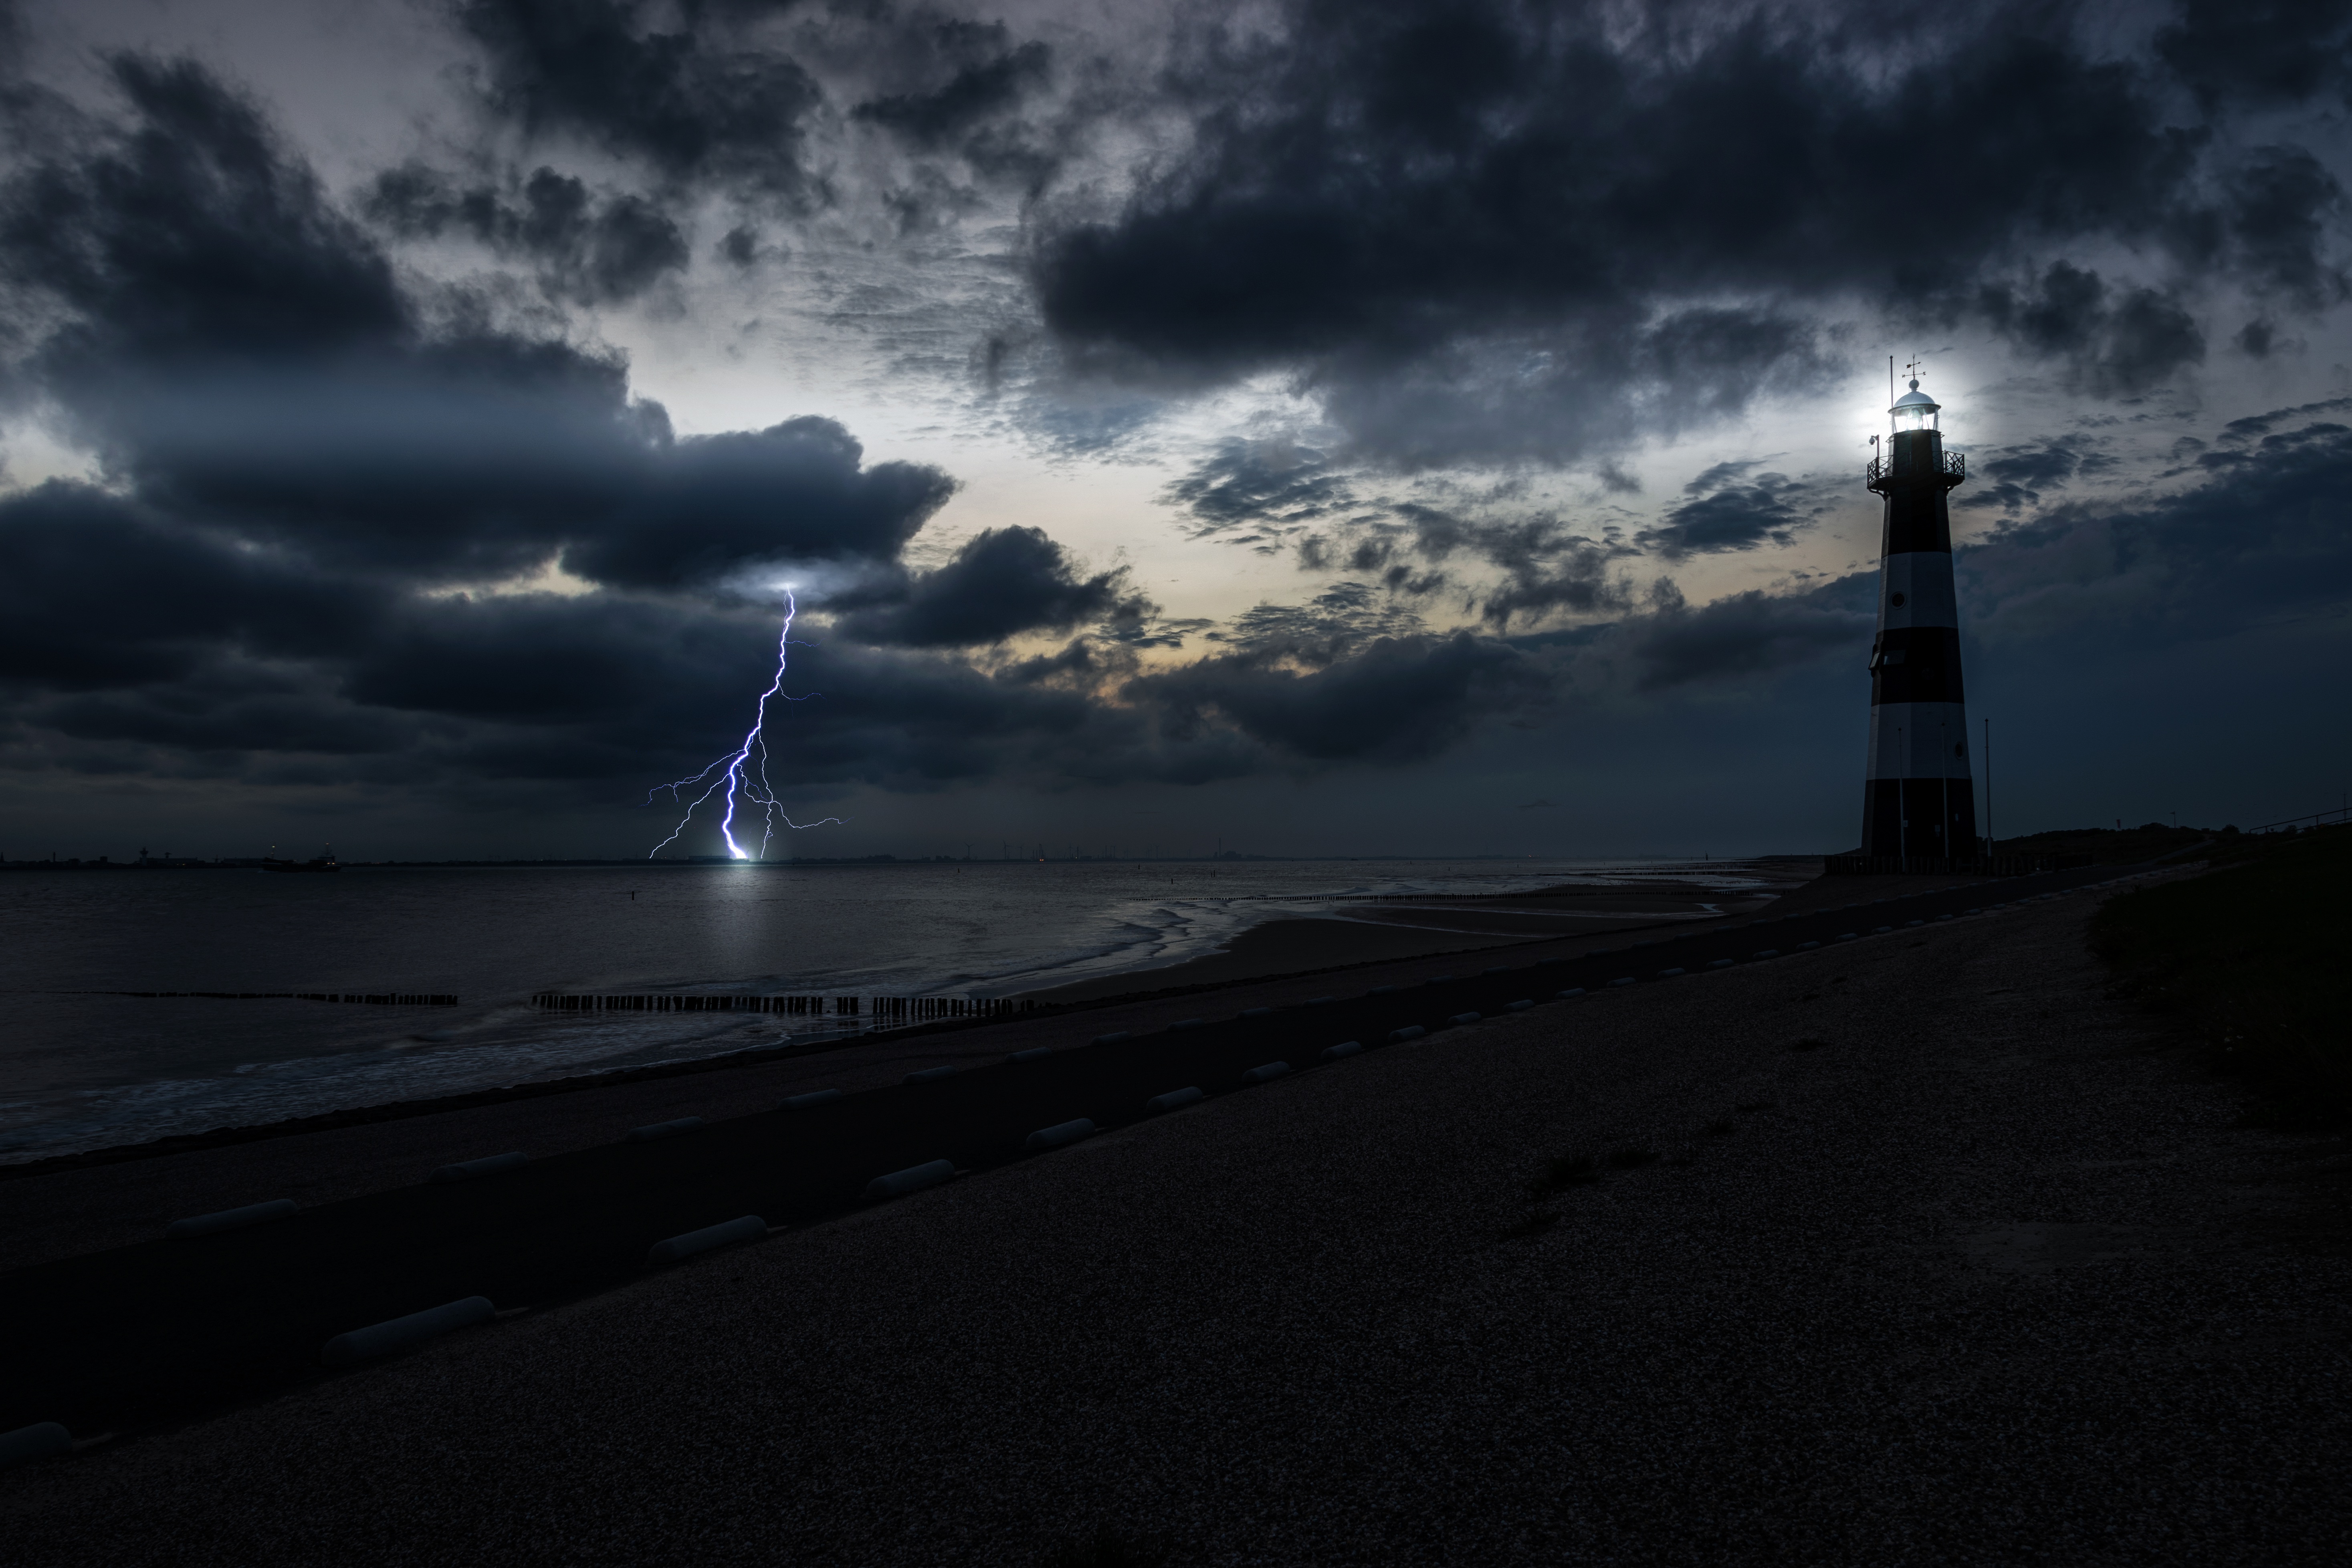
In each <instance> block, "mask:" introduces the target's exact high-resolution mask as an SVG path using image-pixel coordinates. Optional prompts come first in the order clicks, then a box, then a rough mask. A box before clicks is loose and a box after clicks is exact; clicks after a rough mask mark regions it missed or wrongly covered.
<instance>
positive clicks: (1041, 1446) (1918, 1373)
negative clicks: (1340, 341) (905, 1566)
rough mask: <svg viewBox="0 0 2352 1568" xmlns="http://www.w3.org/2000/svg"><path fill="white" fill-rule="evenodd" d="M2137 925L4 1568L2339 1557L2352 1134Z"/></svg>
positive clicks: (1020, 1210) (262, 1430) (89, 1498)
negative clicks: (2156, 1028) (2247, 1110)
mask: <svg viewBox="0 0 2352 1568" xmlns="http://www.w3.org/2000/svg"><path fill="white" fill-rule="evenodd" d="M2091 905H2092V898H2091V897H2090V896H2087V895H2085V896H2077V897H2075V898H2073V899H2069V900H2060V901H2057V902H2054V903H2049V904H2036V905H2033V906H2031V907H2029V908H2026V909H2023V910H2013V911H2010V912H2008V913H2005V914H2002V915H1999V916H1993V917H1987V918H1983V919H1977V920H1968V921H1956V922H1953V923H1951V924H1948V925H1942V926H1937V927H1930V928H1926V929H1925V930H1922V931H1909V932H1904V933H1899V934H1895V935H1891V936H1886V937H1881V938H1877V939H1874V940H1871V941H1867V942H1861V943H1856V944H1852V945H1849V946H1845V947H1842V948H1838V949H1834V950H1827V951H1823V952H1818V953H1813V954H1807V955H1803V956H1801V957H1795V958H1790V959H1786V960H1781V961H1777V962H1774V963H1765V964H1758V965H1754V966H1750V967H1746V968H1741V969H1738V970H1734V971H1730V972H1728V973H1721V974H1713V975H1706V976H1695V977H1692V978H1689V979H1685V980H1681V981H1675V982H1670V983H1666V984H1654V985H1644V986H1641V987H1638V988H1635V989H1633V990H1632V991H1629V992H1622V993H1614V994H1606V995H1600V996H1595V997H1592V998H1589V999H1586V1000H1584V1001H1581V1002H1577V1003H1570V1004H1562V1005H1555V1006H1549V1007H1544V1008H1539V1009H1537V1010H1536V1011H1535V1012H1533V1013H1531V1014H1528V1015H1525V1016H1519V1017H1516V1018H1512V1019H1508V1020H1498V1021H1494V1022H1490V1023H1486V1024H1483V1025H1480V1026H1475V1027H1474V1028H1471V1029H1466V1030H1455V1031H1449V1032H1446V1033H1444V1034H1441V1035H1438V1036H1435V1037H1432V1038H1430V1039H1428V1040H1426V1041H1423V1042H1418V1043H1416V1044H1413V1045H1410V1046H1404V1047H1391V1048H1390V1049H1387V1050H1383V1051H1380V1052H1376V1053H1372V1054H1370V1055H1368V1056H1366V1057H1364V1058H1358V1059H1356V1060H1354V1061H1351V1062H1349V1063H1344V1064H1341V1065H1340V1066H1339V1068H1334V1069H1333V1070H1330V1071H1327V1072H1318V1073H1313V1074H1307V1075H1303V1076H1300V1077H1297V1078H1293V1079H1283V1080H1278V1081H1276V1082H1275V1083H1273V1084H1270V1085H1268V1086H1265V1087H1264V1088H1260V1089H1251V1090H1248V1091H1246V1092H1242V1093H1237V1094H1234V1095H1232V1096H1229V1097H1225V1098H1223V1099H1220V1100H1214V1101H1212V1102H1211V1103H1209V1104H1206V1105H1204V1106H1200V1107H1197V1108H1194V1109H1193V1110H1188V1111H1183V1112H1180V1113H1178V1114H1176V1115H1174V1116H1171V1117H1169V1118H1166V1119H1164V1120H1162V1121H1155V1122H1150V1123H1146V1124H1143V1125H1139V1126H1136V1127H1133V1128H1129V1129H1127V1130H1125V1131H1119V1132H1117V1133H1114V1134H1111V1135H1108V1136H1106V1137H1103V1138H1100V1139H1097V1140H1096V1141H1094V1142H1088V1143H1085V1144H1081V1145H1079V1146H1077V1147H1076V1148H1074V1149H1070V1150H1067V1151H1065V1152H1061V1153H1058V1154H1055V1155H1053V1156H1051V1157H1048V1158H1045V1159H1041V1160H1036V1161H1032V1162H1029V1163H1023V1164H1019V1165H1015V1166H1012V1167H1007V1168H1004V1169H1002V1170H998V1171H995V1172H992V1173H987V1174H986V1175H984V1176H982V1177H979V1178H976V1179H973V1180H971V1181H968V1182H964V1183H960V1184H956V1185H953V1186H950V1187H946V1188H942V1189H938V1190H935V1191H932V1192H929V1193H926V1194H920V1195H918V1196H916V1197H913V1198H910V1199H908V1200H905V1201H902V1202H899V1203H897V1204H894V1205H887V1206H884V1207H881V1208H877V1209H873V1210H869V1211H866V1212H865V1213H862V1214H859V1215H855V1216H852V1217H850V1218H847V1219H844V1220H840V1221H836V1222H833V1223H828V1224H824V1225H820V1226H814V1227H811V1228H809V1229H807V1230H804V1231H801V1232H797V1233H793V1234H788V1235H781V1236H777V1237H772V1238H771V1239H770V1240H769V1241H767V1242H766V1243H764V1244H762V1245H760V1246H757V1247H751V1248H747V1249H745V1250H742V1251H740V1252H735V1253H730V1254H722V1255H718V1256H715V1257H712V1258H707V1259H704V1260H702V1261H701V1262H699V1263H697V1264H692V1265H688V1266H687V1267H685V1268H680V1269H678V1270H677V1271H676V1272H674V1273H671V1274H668V1275H666V1276H662V1277H659V1278H654V1279H646V1280H645V1281H644V1282H642V1283H640V1284H638V1285H635V1286H633V1287H631V1288H629V1289H623V1290H619V1291H614V1292H612V1293H610V1294H607V1295H604V1296H601V1297H598V1298H595V1299H593V1300H585V1301H582V1302H578V1303H575V1304H572V1305H570V1306H566V1307H562V1308H560V1309H556V1310H549V1311H545V1312H541V1313H533V1314H528V1315H525V1316H522V1317H520V1318H516V1319H513V1320H510V1321H504V1322H501V1323H499V1324H496V1325H493V1326H490V1327H488V1328H484V1329H480V1330H477V1331H468V1332H467V1333H464V1334H461V1335H458V1336H457V1337H455V1338H453V1339H451V1340H448V1341H445V1342H441V1343H439V1344H437V1345H436V1346H434V1347H432V1348H430V1349H428V1350H426V1351H425V1352H420V1353H418V1354H416V1355H414V1356H411V1357H409V1358H407V1359H406V1360H404V1361H401V1362H398V1363H393V1364H390V1365H386V1366H383V1367H380V1368H377V1369H374V1370H372V1371H367V1372H362V1373H355V1374H352V1375H350V1376H346V1377H342V1378H339V1379H336V1380H333V1381H331V1382H328V1383H325V1384H320V1385H318V1386H316V1387H313V1388H310V1389H308V1390H305V1391H304V1392H302V1393H300V1394H296V1395H293V1396H289V1397H287V1398H283V1399H279V1400H276V1401H273V1402H271V1403H268V1404H267V1405H260V1406H257V1407H254V1408H251V1409H247V1410H243V1411H239V1412H236V1413H234V1414H231V1415H226V1416H223V1417H221V1418H218V1419H215V1420H212V1421H208V1422H205V1423H202V1424H200V1425H198V1426H193V1427H191V1428H188V1429H185V1430H183V1431H180V1432H176V1433H173V1434H169V1435H165V1436H154V1437H149V1438H144V1439H142V1440H140V1441H137V1442H129V1443H123V1444H121V1445H117V1446H113V1447H99V1448H96V1449H94V1450H92V1451H89V1452H86V1453H83V1454H80V1455H78V1456H76V1457H73V1458H68V1459H65V1460H61V1461H56V1462H52V1463H48V1464H45V1465H41V1466H37V1467H34V1468H28V1469H25V1470H20V1471H17V1472H14V1473H11V1474H9V1475H6V1476H5V1477H0V1539H5V1540H6V1541H7V1542H8V1549H7V1551H8V1557H9V1560H10V1561H11V1562H12V1563H27V1564H31V1563H68V1562H73V1563H82V1562H89V1561H102V1562H106V1563H175V1564H184V1563H238V1564H247V1563H317V1562H321V1561H331V1562H334V1563H337V1564H338V1568H356V1565H358V1564H362V1563H416V1562H470V1561H496V1562H500V1563H542V1562H543V1563H559V1562H560V1563H605V1562H610V1563H644V1562H700V1563H711V1562H746V1563H753V1562H756V1563H771V1562H799V1561H806V1562H813V1563H816V1562H821V1563H840V1564H856V1563H876V1564H896V1563H926V1564H934V1563H940V1564H943V1563H974V1564H981V1563H987V1564H995V1563H1006V1564H1031V1563H1046V1562H1050V1561H1051V1560H1052V1557H1053V1553H1054V1551H1055V1548H1056V1546H1057V1545H1058V1544H1059V1543H1060V1542H1064V1541H1067V1540H1070V1539H1074V1538H1076V1537H1080V1536H1088V1535H1091V1534H1092V1533H1093V1532H1094V1531H1095V1530H1096V1529H1097V1527H1098V1526H1100V1525H1103V1524H1106V1523H1108V1524H1110V1525H1112V1526H1113V1527H1115V1528H1116V1529H1118V1530H1119V1531H1123V1532H1125V1533H1126V1534H1128V1535H1129V1536H1130V1537H1138V1536H1151V1537H1158V1538H1160V1539H1161V1540H1162V1541H1164V1542H1165V1543H1166V1545H1167V1547H1168V1549H1169V1551H1170V1552H1171V1561H1174V1562H1180V1563H1308V1562H1312V1563H1511V1562H1528V1563H1538V1562H1540V1563H1556V1562H1562V1561H1568V1562H1579V1563H1583V1562H1591V1563H1620V1562H1622V1563H1748V1562H1758V1563H1761V1562H1775V1563H1780V1562H1789V1563H1857V1564H1859V1563H1870V1564H1885V1563H1939V1564H1940V1563H1986V1562H2000V1563H2064V1564H2070V1565H2071V1564H2083V1563H2148V1562H2184V1563H2188V1562H2193V1563H2200V1564H2210V1563H2301V1562H2315V1561H2323V1560H2330V1559H2333V1558H2335V1557H2337V1556H2340V1555H2341V1554H2342V1552H2343V1550H2344V1548H2345V1546H2346V1544H2347V1541H2352V1500H2347V1495H2346V1492H2345V1489H2343V1487H2342V1486H2341V1485H2340V1475H2341V1468H2342V1467H2341V1457H2342V1455H2343V1453H2344V1452H2346V1451H2347V1448H2352V1403H2348V1402H2347V1394H2352V1289H2347V1287H2348V1286H2352V1258H2347V1247H2346V1246H2345V1242H2346V1219H2345V1215H2346V1210H2345V1207H2344V1203H2343V1197H2342V1190H2343V1189H2342V1183H2343V1180H2344V1165H2345V1162H2344V1156H2343V1150H2344V1144H2343V1142H2342V1141H2341V1140H2340V1139H2332V1138H2331V1139H2315V1138H2294V1137H2288V1136H2284V1135H2281V1134H2275V1133H2269V1132H2262V1131H2247V1130H2242V1129H2239V1128H2237V1127H2236V1126H2235V1125H2234V1123H2235V1120H2236V1106H2235V1104H2234V1102H2233V1101H2232V1100H2231V1097H2230V1095H2229V1093H2228V1092H2227V1091H2226V1090H2225V1089H2222V1088H2221V1087H2219V1086H2216V1085H2214V1084H2212V1083H2210V1082H2209V1081H2207V1080H2205V1079H2201V1078H2200V1077H2198V1076H2197V1075H2195V1074H2193V1073H2191V1072H2190V1071H2189V1070H2188V1069H2186V1068H2183V1067H2182V1066H2180V1065H2179V1063H2178V1062H2177V1061H2176V1060H2174V1059H2173V1058H2172V1057H2171V1056H2169V1055H2168V1053H2166V1052H2165V1051H2163V1050H2162V1049H2160V1048H2158V1047H2159V1042H2158V1041H2157V1040H2156V1039H2155V1038H2154V1037H2152V1036H2151V1034H2150V1033H2149V1032H2148V1030H2147V1027H2146V1026H2145V1024H2144V1022H2143V1020H2142V1019H2140V1018H2139V1017H2138V1016H2136V1015H2133V1014H2131V1013H2129V1012H2127V1011H2126V1010H2124V1009H2123V1008H2122V1007H2121V1006H2120V1005H2117V1004H2115V1003H2111V1002H2108V1001H2105V1000H2104V999H2103V998H2102V995H2101V989H2100V984H2101V976H2100V973H2099V972H2098V970H2097V967H2096V965H2095V963H2094V962H2093V961H2092V960H2090V959H2089V958H2088V957H2087V955H2086V954H2085V953H2084V951H2083V947H2082V942H2081V926H2082V923H2083V921H2084V917H2085V916H2086V914H2087V912H2088V910H2089V909H2090V907H2091ZM1804 1040H1819V1041H1823V1042H1826V1044H1823V1045H1821V1046H1819V1047H1809V1048H1804V1049H1792V1048H1791V1047H1793V1046H1795V1045H1797V1044H1798V1043H1799V1042H1800V1041H1804ZM1320 1043H1322V1042H1320V1041H1308V1042H1303V1044H1305V1045H1319V1044H1320ZM1305 1054H1308V1055H1311V1052H1309V1053H1305ZM1718 1123H1722V1124H1727V1125H1726V1126H1724V1127H1717V1125H1716V1124H1718ZM1619 1149H1641V1150H1647V1151H1654V1152H1657V1153H1658V1154H1660V1155H1661V1156H1663V1158H1661V1159H1660V1160H1658V1161H1657V1162H1655V1163H1649V1164H1646V1165H1642V1166H1639V1167H1637V1168H1627V1169H1612V1170H1611V1171H1609V1172H1608V1173H1606V1174H1605V1175H1604V1176H1603V1177H1602V1179H1601V1180H1600V1181H1599V1182H1597V1183H1595V1184H1590V1185H1584V1186H1576V1187H1571V1188H1570V1189H1568V1190H1567V1191H1565V1192H1562V1193H1560V1194H1557V1195H1556V1196H1555V1197H1552V1198H1549V1199H1547V1200H1544V1201H1543V1202H1542V1203H1541V1204H1536V1203H1531V1202H1530V1200H1529V1198H1528V1194H1527V1193H1526V1191H1525V1189H1524V1184H1525V1182H1526V1179H1527V1178H1528V1176H1529V1175H1530V1174H1531V1173H1533V1172H1534V1171H1535V1170H1536V1169H1537V1168H1538V1165H1539V1164H1540V1163H1542V1162H1543V1161H1544V1160H1545V1159H1546V1158H1548V1157H1549V1156H1553V1155H1558V1154H1570V1153H1592V1154H1598V1155H1604V1156H1605V1155H1607V1154H1608V1153H1609V1152H1612V1151H1614V1150H1619ZM1538 1209H1540V1210H1543V1211H1548V1212H1554V1213H1557V1214H1558V1215H1559V1219H1558V1222H1557V1223H1556V1224H1555V1225H1553V1226H1551V1227H1550V1228H1549V1229H1546V1230H1542V1231H1540V1232H1539V1233H1538V1234H1535V1235H1532V1236H1528V1237H1518V1238H1507V1237H1506V1236H1505V1235H1504V1232H1505V1230H1506V1228H1507V1227H1509V1226H1514V1225H1515V1224H1517V1222H1520V1221H1522V1220H1523V1219H1525V1218H1526V1217H1527V1216H1528V1215H1529V1214H1530V1213H1531V1212H1534V1211H1537V1210H1538ZM24 1348H25V1347H17V1349H18V1351H19V1352H22V1351H23V1349H24Z"/></svg>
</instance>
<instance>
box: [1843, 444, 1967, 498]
mask: <svg viewBox="0 0 2352 1568" xmlns="http://www.w3.org/2000/svg"><path fill="white" fill-rule="evenodd" d="M1936 478H1937V479H1939V480H1941V481H1942V482H1943V486H1944V488H1945V489H1951V488H1952V487H1953V486H1955V485H1960V484H1966V483H1967V482H1968V478H1969V455H1968V454H1967V453H1966V452H1946V453H1945V454H1944V455H1943V458H1942V460H1941V461H1939V462H1938V463H1937V465H1936ZM1862 479H1863V483H1864V484H1865V485H1866V486H1868V487H1869V488H1870V489H1874V490H1875V489H1885V487H1886V486H1887V485H1888V484H1889V483H1891V482H1892V481H1893V480H1894V479H1895V460H1894V458H1891V457H1888V456H1885V455H1881V456H1879V457H1875V458H1871V459H1870V461H1869V462H1868V463H1866V464H1864V466H1863V470H1862Z"/></svg>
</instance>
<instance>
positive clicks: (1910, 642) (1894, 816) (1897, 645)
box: [1862, 363, 1978, 870]
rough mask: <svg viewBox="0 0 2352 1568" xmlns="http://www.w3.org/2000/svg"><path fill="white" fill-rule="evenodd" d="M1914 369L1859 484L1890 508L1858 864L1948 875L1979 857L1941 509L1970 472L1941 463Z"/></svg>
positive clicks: (1945, 516)
mask: <svg viewBox="0 0 2352 1568" xmlns="http://www.w3.org/2000/svg"><path fill="white" fill-rule="evenodd" d="M1911 369H1912V371H1913V372H1914V373H1915V374H1913V376H1912V380H1911V390H1910V391H1908V392H1906V393H1905V394H1904V395H1902V396H1901V397H1898V398H1896V399H1895V404H1894V406H1892V407H1891V408H1889V409H1888V410H1887V411H1886V412H1887V415H1888V416H1889V418H1890V419H1891V420H1892V422H1893V425H1894V429H1893V431H1892V433H1891V434H1890V435H1889V436H1888V437H1887V442H1886V446H1885V448H1884V450H1883V451H1882V452H1881V454H1880V455H1879V456H1878V457H1876V458H1873V459H1872V460H1871V463H1870V467H1869V468H1868V469H1867V470H1866V471H1865V476H1864V477H1865V480H1866V482H1867V483H1868V485H1869V487H1870V488H1871V489H1872V490H1874V491H1875V492H1876V493H1877V494H1879V495H1881V496H1884V497H1885V498H1886V521H1885V530H1884V531H1883V532H1882V534H1881V536H1880V543H1879V554H1878V636H1877V637H1876V639H1875V640H1874V641H1873V642H1872V643H1871V645H1870V763H1869V766H1868V768H1867V770H1866V773H1865V779H1864V785H1863V796H1862V852H1863V853H1864V855H1867V856H1870V857H1871V858H1874V859H1877V858H1900V859H1902V860H1904V861H1908V862H1923V861H1943V862H1946V863H1948V862H1950V861H1952V860H1956V859H1958V860H1972V859H1975V858H1977V855H1978V846H1977V828H1976V816H1977V808H1976V792H1975V790H1974V788H1973V787H1972V784H1971V777H1972V775H1971V772H1970V769H1969V721H1968V711H1967V709H1966V708H1965V707H1964V706H1963V703H1962V699H1961V694H1960V632H1959V625H1960V617H1959V609H1958V601H1957V598H1956V596H1955V595H1954V592H1953V588H1952V515H1951V509H1950V507H1949V506H1948V504H1947V503H1946V498H1947V497H1948V495H1949V494H1950V493H1951V491H1952V490H1953V489H1955V488H1956V487H1957V486H1958V485H1959V484H1960V483H1961V482H1962V481H1963V480H1965V479H1967V478H1968V470H1967V460H1966V459H1965V458H1963V457H1962V456H1961V455H1960V454H1958V453H1957V452H1955V453H1951V454H1947V453H1946V452H1945V450H1944V433H1943V429H1942V427H1941V414H1942V405H1940V404H1938V403H1937V401H1936V400H1935V399H1934V398H1932V397H1930V396H1928V395H1927V394H1926V393H1924V392H1921V391H1920V390H1919V381H1918V377H1917V375H1916V372H1917V370H1918V366H1917V365H1916V363H1915V364H1914V365H1912V367H1911ZM1906 869H1910V867H1908V866H1906ZM1918 869H1921V870H1927V869H1930V867H1927V866H1926V865H1921V866H1919V867H1918ZM1935 869H1941V868H1940V867H1937V868H1935Z"/></svg>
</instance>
